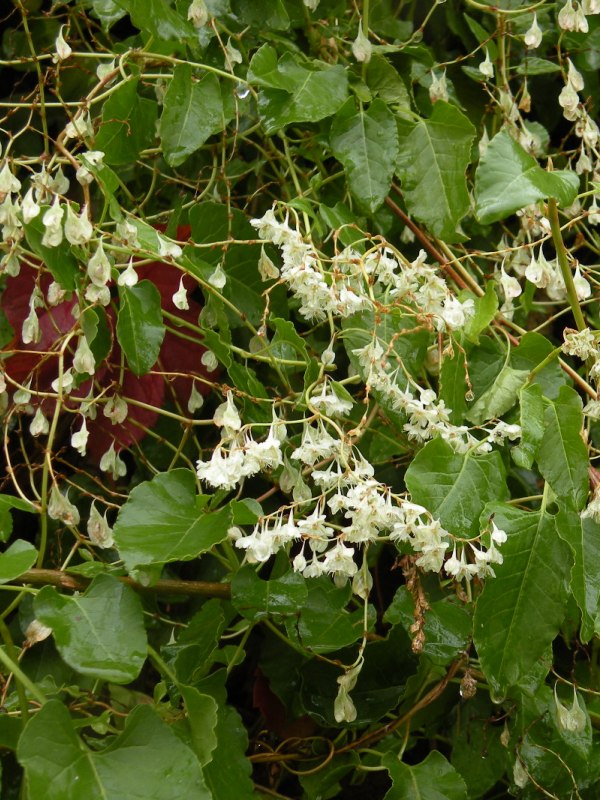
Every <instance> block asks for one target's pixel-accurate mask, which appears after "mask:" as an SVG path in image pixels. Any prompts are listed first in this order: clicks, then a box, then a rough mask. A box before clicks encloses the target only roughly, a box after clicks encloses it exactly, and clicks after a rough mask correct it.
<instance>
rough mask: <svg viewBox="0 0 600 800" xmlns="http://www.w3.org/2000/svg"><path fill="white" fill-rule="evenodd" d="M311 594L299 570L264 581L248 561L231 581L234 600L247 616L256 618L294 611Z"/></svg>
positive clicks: (232, 599)
mask: <svg viewBox="0 0 600 800" xmlns="http://www.w3.org/2000/svg"><path fill="white" fill-rule="evenodd" d="M307 595H308V589H307V588H306V581H305V580H304V578H303V577H302V576H301V575H299V574H298V573H297V572H287V573H286V574H285V575H283V576H282V577H281V578H276V579H273V580H268V581H265V580H263V579H262V578H259V576H258V575H257V574H256V569H255V568H254V567H253V566H252V565H250V564H248V565H247V566H245V567H242V568H241V569H240V570H238V572H236V574H235V575H234V577H233V579H232V581H231V602H232V603H233V605H234V607H235V608H236V609H237V610H238V611H239V613H240V614H241V615H242V616H243V617H246V619H250V620H257V619H260V618H261V617H267V616H269V615H270V614H295V613H296V612H297V611H298V609H299V608H300V607H301V606H302V605H303V604H304V602H305V601H306V598H307Z"/></svg>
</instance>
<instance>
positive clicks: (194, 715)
mask: <svg viewBox="0 0 600 800" xmlns="http://www.w3.org/2000/svg"><path fill="white" fill-rule="evenodd" d="M179 691H180V692H181V696H182V697H183V702H184V703H185V710H186V713H187V721H188V725H189V729H190V738H191V742H192V746H193V748H194V753H196V755H197V757H198V760H199V761H200V763H201V764H202V766H205V765H206V764H208V762H209V761H210V760H211V758H212V752H213V750H214V749H215V747H216V746H217V735H216V731H215V728H216V725H217V711H218V705H217V703H216V702H215V699H214V698H213V697H211V696H210V695H208V694H202V693H201V692H199V691H198V690H197V689H195V688H194V687H193V686H184V685H180V686H179Z"/></svg>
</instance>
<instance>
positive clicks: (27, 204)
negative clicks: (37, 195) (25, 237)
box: [21, 186, 41, 225]
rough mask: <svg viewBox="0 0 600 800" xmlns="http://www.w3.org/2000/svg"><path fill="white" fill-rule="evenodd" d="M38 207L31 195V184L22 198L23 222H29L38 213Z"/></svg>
mask: <svg viewBox="0 0 600 800" xmlns="http://www.w3.org/2000/svg"><path fill="white" fill-rule="evenodd" d="M40 210H41V209H40V207H39V205H38V204H37V203H36V202H35V199H34V196H33V186H31V187H30V188H29V190H28V192H27V194H26V195H25V197H24V198H23V202H22V204H21V214H22V215H23V222H24V223H25V224H26V225H27V223H28V222H31V220H32V219H35V217H37V216H38V214H39V213H40Z"/></svg>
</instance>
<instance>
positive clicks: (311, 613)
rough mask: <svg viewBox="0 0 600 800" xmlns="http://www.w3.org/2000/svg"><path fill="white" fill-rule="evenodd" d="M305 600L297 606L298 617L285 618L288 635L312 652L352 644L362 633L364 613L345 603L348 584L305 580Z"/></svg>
mask: <svg viewBox="0 0 600 800" xmlns="http://www.w3.org/2000/svg"><path fill="white" fill-rule="evenodd" d="M306 585H307V588H308V597H307V599H306V602H305V603H304V604H303V605H302V606H301V607H298V608H296V612H299V613H300V619H299V620H296V619H294V620H288V621H287V628H288V635H289V636H290V637H292V638H294V639H296V638H297V640H298V641H299V642H300V643H301V644H302V645H303V646H304V647H307V648H309V649H310V650H313V651H314V652H315V653H331V652H333V651H334V650H339V649H340V647H345V646H346V645H348V644H352V643H353V642H355V641H356V640H357V639H360V637H361V636H362V634H363V612H362V609H358V610H357V611H354V612H352V613H350V612H348V611H346V609H345V606H346V604H347V603H348V600H349V599H350V587H349V586H345V587H343V588H341V589H338V588H336V587H335V586H334V585H333V584H332V583H331V580H330V579H329V578H327V577H326V578H315V579H311V580H310V581H308V582H307V584H306Z"/></svg>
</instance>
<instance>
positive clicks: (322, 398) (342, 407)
mask: <svg viewBox="0 0 600 800" xmlns="http://www.w3.org/2000/svg"><path fill="white" fill-rule="evenodd" d="M310 402H311V405H312V406H314V407H315V408H316V409H317V410H319V411H322V412H323V413H324V414H325V415H326V416H328V417H334V416H338V415H339V416H343V415H344V414H348V413H349V412H350V411H352V406H353V405H354V404H353V402H352V400H349V399H347V398H345V397H343V396H341V395H338V394H337V393H336V391H335V388H334V387H332V388H331V389H329V387H328V384H327V382H324V383H323V386H322V389H321V393H320V394H318V395H313V396H312V397H311V398H310Z"/></svg>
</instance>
